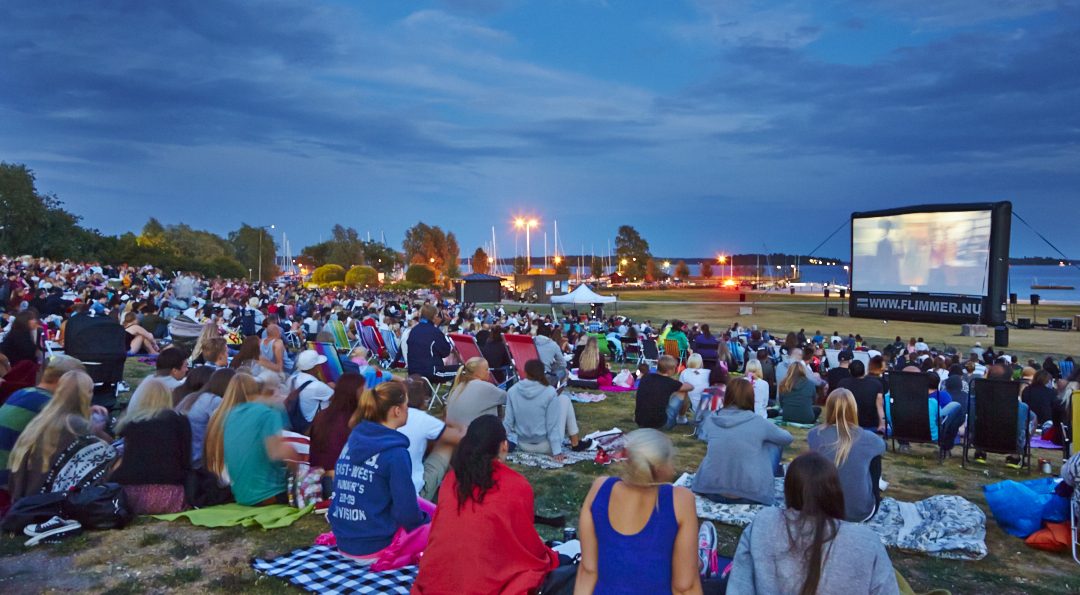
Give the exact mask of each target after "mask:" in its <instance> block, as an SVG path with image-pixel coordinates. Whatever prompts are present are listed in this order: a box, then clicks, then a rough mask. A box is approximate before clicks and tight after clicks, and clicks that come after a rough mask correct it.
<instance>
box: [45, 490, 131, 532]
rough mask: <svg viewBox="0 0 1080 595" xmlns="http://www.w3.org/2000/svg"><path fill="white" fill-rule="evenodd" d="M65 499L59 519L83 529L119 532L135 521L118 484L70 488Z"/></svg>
mask: <svg viewBox="0 0 1080 595" xmlns="http://www.w3.org/2000/svg"><path fill="white" fill-rule="evenodd" d="M66 496H67V498H66V500H65V501H64V504H63V512H64V514H63V515H62V516H63V517H64V518H68V519H72V520H76V521H79V523H81V524H82V526H83V527H84V528H86V529H123V528H124V527H125V526H127V524H128V523H130V522H131V519H133V518H135V513H133V512H132V511H131V509H130V508H128V505H127V498H125V497H124V488H123V486H121V485H120V484H118V483H103V484H98V485H92V486H89V487H84V488H74V489H72V490H71V491H70V492H68V493H67V494H66Z"/></svg>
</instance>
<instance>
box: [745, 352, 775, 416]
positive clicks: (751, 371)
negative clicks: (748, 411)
mask: <svg viewBox="0 0 1080 595" xmlns="http://www.w3.org/2000/svg"><path fill="white" fill-rule="evenodd" d="M746 379H747V380H748V381H750V384H752V385H753V386H754V413H756V414H758V415H760V416H761V417H764V418H768V416H769V415H768V409H769V383H768V382H767V381H766V380H765V371H764V368H762V366H761V362H760V361H758V360H756V359H752V360H750V361H748V362H746Z"/></svg>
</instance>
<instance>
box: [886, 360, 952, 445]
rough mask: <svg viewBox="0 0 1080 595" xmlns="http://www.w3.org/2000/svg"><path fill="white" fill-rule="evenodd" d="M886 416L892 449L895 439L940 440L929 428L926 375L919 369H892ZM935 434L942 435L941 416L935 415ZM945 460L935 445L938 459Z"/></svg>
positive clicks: (925, 441)
mask: <svg viewBox="0 0 1080 595" xmlns="http://www.w3.org/2000/svg"><path fill="white" fill-rule="evenodd" d="M886 399H887V401H888V407H887V408H886V417H887V418H888V420H889V425H890V426H891V427H892V435H891V441H892V449H893V452H896V441H897V440H899V441H901V442H916V443H919V444H939V442H938V441H937V440H935V439H934V436H933V434H932V433H931V431H930V405H929V400H930V399H929V395H928V393H927V390H926V375H925V374H923V373H921V372H893V373H891V374H889V394H888V395H887V397H886ZM938 417H939V419H938V421H937V423H938V436H941V421H942V420H941V418H940V416H938ZM944 460H945V452H944V450H943V449H942V448H941V447H940V445H939V446H938V462H939V463H940V462H942V461H944Z"/></svg>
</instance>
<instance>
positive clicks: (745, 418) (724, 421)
mask: <svg viewBox="0 0 1080 595" xmlns="http://www.w3.org/2000/svg"><path fill="white" fill-rule="evenodd" d="M755 417H760V416H758V415H757V414H755V413H754V412H753V411H747V410H745V409H733V408H730V407H725V408H723V409H721V410H720V411H717V412H716V414H715V415H712V416H709V417H708V418H707V421H708V423H711V424H715V425H717V426H719V427H721V428H734V427H735V426H741V425H742V424H745V423H747V422H749V421H751V420H752V419H754V418H755Z"/></svg>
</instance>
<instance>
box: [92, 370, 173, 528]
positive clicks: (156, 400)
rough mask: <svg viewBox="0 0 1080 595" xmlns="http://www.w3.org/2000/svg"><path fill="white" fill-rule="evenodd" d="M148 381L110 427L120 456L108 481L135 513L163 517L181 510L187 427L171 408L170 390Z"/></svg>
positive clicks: (160, 384) (150, 380)
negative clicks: (119, 440)
mask: <svg viewBox="0 0 1080 595" xmlns="http://www.w3.org/2000/svg"><path fill="white" fill-rule="evenodd" d="M146 382H148V383H150V384H149V385H148V386H147V387H146V388H145V389H144V392H143V394H142V397H141V398H140V399H139V401H138V402H137V403H136V405H135V406H133V407H129V408H128V409H127V411H125V412H124V415H123V416H122V417H121V418H120V421H118V422H117V423H116V433H117V436H119V437H121V438H123V439H124V456H123V458H122V459H121V461H120V466H119V467H118V468H117V469H116V471H115V472H114V473H113V476H112V478H111V479H112V481H115V482H116V483H118V484H120V485H122V486H124V495H125V496H126V497H127V500H128V503H129V504H130V505H131V508H132V510H133V511H134V512H135V514H168V513H173V512H180V511H182V510H184V509H185V508H186V503H185V500H184V482H185V481H186V480H187V476H188V473H190V471H191V424H190V423H189V422H188V419H187V418H186V417H184V416H183V415H182V414H180V413H177V412H176V411H175V410H174V409H173V400H172V392H171V391H170V390H169V388H168V387H167V386H165V384H164V383H162V382H160V381H158V380H154V379H152V378H151V379H147V380H146Z"/></svg>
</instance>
